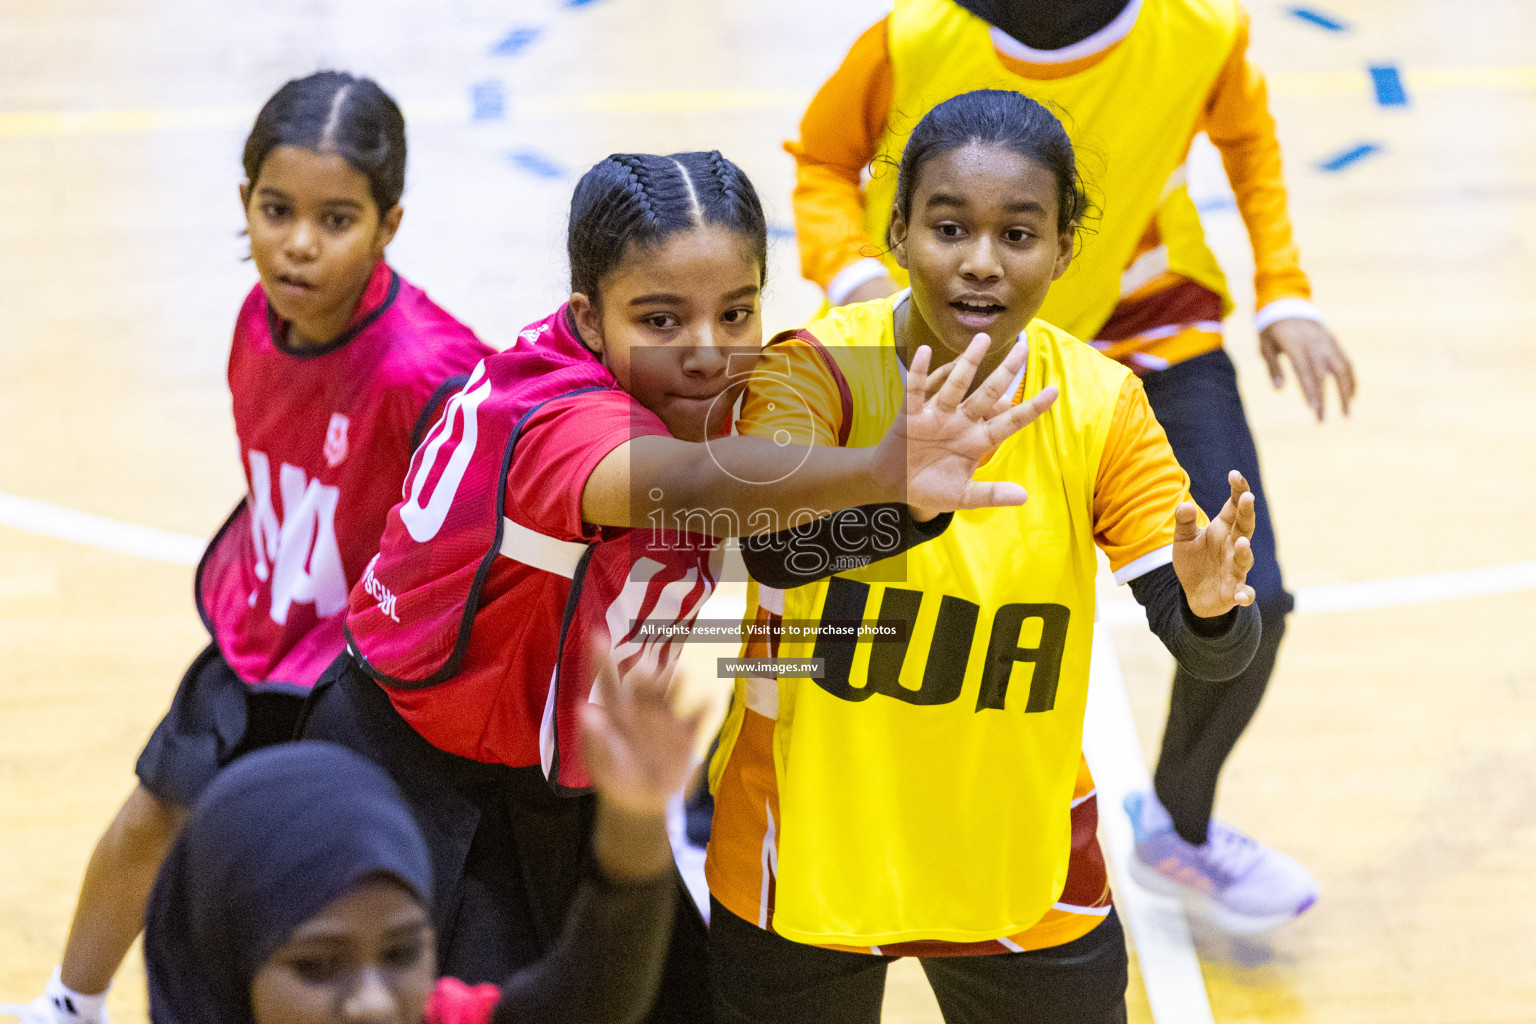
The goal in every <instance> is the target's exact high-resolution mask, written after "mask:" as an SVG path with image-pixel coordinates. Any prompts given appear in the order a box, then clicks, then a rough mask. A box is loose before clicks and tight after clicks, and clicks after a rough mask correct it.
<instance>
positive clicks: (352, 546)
mask: <svg viewBox="0 0 1536 1024" xmlns="http://www.w3.org/2000/svg"><path fill="white" fill-rule="evenodd" d="M405 149H406V147H405V122H404V120H403V119H402V118H401V115H400V110H399V108H398V107H397V106H396V105H395V103H394V101H393V100H392V99H390V97H389V96H388V95H386V94H385V93H384V91H383V90H382V89H380V88H379V87H378V85H376V84H375V83H373V82H372V81H370V80H368V79H365V78H355V77H353V76H352V75H349V74H344V73H341V72H320V73H318V74H314V75H310V76H309V77H307V78H302V79H297V80H295V81H291V82H289V83H287V84H286V85H284V86H283V87H282V88H281V89H279V90H278V91H277V93H276V94H275V95H273V97H272V98H271V99H270V100H268V101H267V103H266V105H265V106H264V107H262V109H261V113H260V114H259V115H258V116H257V118H256V123H255V126H254V127H253V128H252V130H251V134H250V137H249V138H248V139H247V140H246V144H245V154H244V164H245V174H246V181H245V183H244V184H242V185H241V186H240V199H241V205H242V206H243V208H244V210H245V215H246V224H247V228H248V231H249V234H250V240H251V258H252V260H253V261H254V262H255V264H256V270H257V273H258V274H259V275H260V277H261V280H260V283H259V284H258V285H257V286H256V287H254V288H253V289H251V293H250V295H249V296H247V297H246V300H245V304H244V306H243V307H242V308H241V310H240V315H239V319H238V320H237V322H236V325H235V336H234V345H233V347H232V349H231V352H230V359H229V388H230V392H231V395H232V397H233V404H234V417H235V432H236V435H237V436H238V438H239V442H240V462H241V467H242V469H243V470H244V472H245V475H246V481H247V485H248V488H249V493H248V495H247V497H246V498H245V500H244V501H242V502H241V504H240V505H239V506H238V507H237V508H236V509H235V512H234V513H233V514H232V515H231V516H230V518H229V520H228V521H227V522H226V523H225V524H224V527H223V528H222V529H221V530H220V531H219V533H218V535H217V537H215V539H214V541H213V543H212V544H210V545H209V547H208V551H207V553H206V554H205V555H204V556H203V561H202V564H201V565H200V566H199V567H198V573H197V588H196V593H197V600H198V607H199V611H200V612H201V614H202V616H203V621H204V622H205V623H206V624H207V626H208V631H209V633H210V634H211V635H212V642H211V643H210V644H209V645H208V647H207V649H206V650H204V651H203V653H202V654H200V655H199V656H198V657H197V659H196V660H195V661H194V662H193V663H192V667H191V668H190V669H188V670H187V673H186V676H185V677H184V678H183V679H182V681H181V685H180V687H179V688H178V689H177V691H176V696H175V699H174V701H173V702H172V704H171V709H170V711H169V712H168V713H167V714H166V716H165V718H164V719H163V720H162V721H161V722H160V724H159V726H158V727H157V728H156V729H155V732H154V735H153V736H151V737H150V740H149V743H148V745H147V746H146V747H145V748H144V752H143V753H142V754H141V755H140V757H139V761H138V765H137V769H136V770H137V774H138V777H139V784H138V786H137V788H136V789H135V790H134V791H133V793H132V794H131V795H130V796H129V797H128V800H127V802H126V803H125V804H124V805H123V808H122V810H121V811H119V812H118V815H117V817H116V819H115V820H114V821H113V823H112V825H111V826H110V827H109V828H108V829H107V831H106V833H105V835H103V836H102V838H101V840H100V841H99V842H98V844H97V846H96V849H95V852H94V853H93V854H92V856H91V860H90V863H89V865H88V867H87V869H86V874H85V880H84V884H83V885H82V887H81V891H80V898H79V902H78V904H77V906H76V910H75V917H74V922H73V924H72V925H71V928H70V933H69V940H68V942H67V944H66V946H65V950H64V960H63V963H62V965H61V966H60V967H59V968H58V969H57V970H56V971H55V972H54V975H53V978H52V980H51V981H50V982H49V984H48V988H47V992H46V994H45V995H43V996H41V997H39V998H38V999H37V1000H36V1001H34V1002H33V1004H32V1005H31V1007H30V1008H29V1010H28V1014H27V1018H28V1019H29V1020H35V1021H37V1022H39V1024H95V1022H99V1021H104V1020H105V1010H104V1001H105V995H106V992H105V990H106V988H107V986H108V984H109V983H110V982H111V980H112V976H113V974H114V973H115V972H116V971H117V968H118V965H119V964H121V963H122V960H123V957H124V956H125V955H126V954H127V952H128V947H129V945H130V944H131V943H132V942H133V938H134V936H135V935H137V934H138V932H139V929H140V927H141V926H142V922H143V918H144V907H145V901H146V900H147V899H148V897H149V890H150V886H151V884H152V882H153V881H154V877H155V872H156V870H158V868H159V866H160V863H161V860H162V859H163V858H164V856H165V853H166V850H167V849H168V848H169V847H170V845H171V843H172V841H173V840H174V839H175V838H176V835H177V833H178V831H179V830H180V828H181V824H182V822H183V821H184V819H185V817H186V810H187V808H188V807H190V806H191V805H192V804H193V803H194V802H195V801H196V799H197V797H198V795H199V794H200V793H201V792H202V791H203V789H204V788H205V787H206V786H207V785H208V783H209V781H210V780H211V779H212V778H213V776H214V775H215V773H217V772H218V771H219V770H220V769H221V768H222V767H223V766H224V765H226V764H228V763H229V762H230V761H232V760H233V759H234V758H236V757H237V756H239V755H240V754H243V753H245V752H246V751H249V750H252V749H255V748H257V747H261V746H264V745H267V744H269V743H273V742H278V741H281V740H286V739H288V738H289V737H290V736H291V735H292V733H293V729H294V726H295V724H296V722H297V718H298V712H299V709H300V708H301V707H302V706H303V699H304V696H305V694H306V693H307V692H308V690H309V688H310V687H311V686H313V685H314V682H315V680H316V679H318V678H319V676H320V674H321V672H322V671H323V670H324V668H325V666H326V665H327V664H329V663H330V662H331V661H332V660H333V659H334V658H335V657H336V655H338V654H339V653H340V652H341V650H342V648H343V644H344V641H343V636H342V613H343V612H344V611H345V609H346V603H347V593H348V592H349V591H350V590H351V588H352V584H353V583H355V582H356V581H357V580H358V579H359V577H360V576H361V575H362V572H363V567H364V565H365V564H366V563H367V561H368V559H369V558H370V557H371V556H372V555H373V552H374V551H376V550H377V547H378V538H379V535H380V534H381V533H382V532H383V529H384V517H385V515H386V514H387V513H388V511H389V509H390V506H392V505H393V504H394V503H395V502H396V501H398V500H399V493H400V483H401V480H402V479H403V478H404V476H405V472H406V468H407V466H408V465H409V462H410V455H411V449H412V447H413V444H412V441H413V437H412V434H413V431H414V428H415V425H416V423H417V420H418V419H419V418H420V417H421V416H422V414H423V412H424V411H425V410H426V409H427V408H428V407H429V406H431V405H433V404H434V403H433V397H434V393H435V392H436V391H437V390H438V389H439V388H440V387H442V386H443V385H444V384H445V381H447V380H448V379H449V378H452V377H454V376H455V375H462V374H464V373H466V372H467V371H468V370H470V369H471V368H472V367H473V366H474V365H475V364H476V363H478V362H480V360H481V359H483V358H484V357H485V356H487V355H489V354H490V353H491V350H490V349H489V348H488V347H487V346H485V345H484V344H482V343H481V342H480V341H479V340H478V339H477V338H476V337H475V335H474V334H473V333H472V332H471V331H470V330H469V328H467V327H465V326H464V325H463V324H461V323H459V322H458V321H457V320H455V319H454V318H453V317H452V316H450V315H449V314H448V313H446V312H444V311H443V310H442V309H441V308H439V307H438V306H437V305H436V304H434V303H433V302H432V300H431V299H429V298H428V297H427V295H426V293H425V292H423V291H421V290H420V289H419V288H416V287H415V286H413V285H411V284H409V283H407V282H406V281H404V280H403V279H402V278H401V277H400V276H399V275H398V274H397V273H395V271H394V270H392V269H391V268H390V267H389V265H388V264H387V263H385V262H384V250H385V248H386V247H387V246H388V245H389V242H390V240H391V239H392V238H393V237H394V234H395V231H396V229H397V228H398V227H399V226H400V217H401V208H400V195H401V191H402V190H403V188H404V184H405Z"/></svg>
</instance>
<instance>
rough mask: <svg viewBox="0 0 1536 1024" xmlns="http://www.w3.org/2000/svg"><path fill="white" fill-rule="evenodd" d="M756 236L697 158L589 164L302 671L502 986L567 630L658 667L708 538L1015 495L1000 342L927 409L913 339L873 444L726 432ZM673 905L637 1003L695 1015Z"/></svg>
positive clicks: (552, 882) (338, 738) (568, 866)
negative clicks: (523, 299) (902, 407)
mask: <svg viewBox="0 0 1536 1024" xmlns="http://www.w3.org/2000/svg"><path fill="white" fill-rule="evenodd" d="M766 234H767V232H766V226H765V222H764V219H763V212H762V208H761V206H760V204H759V203H758V199H757V194H756V192H755V190H754V189H753V187H752V184H751V182H750V181H748V180H747V178H746V176H745V175H743V174H742V172H741V171H740V170H739V169H738V168H737V167H736V166H735V165H734V164H732V163H730V162H729V161H727V160H725V159H724V158H723V157H721V156H720V154H718V153H681V154H676V155H673V156H668V157H660V156H640V155H628V154H626V155H618V156H612V157H609V158H608V159H606V160H604V161H602V162H601V163H599V164H598V165H597V166H596V167H594V168H593V169H592V170H591V171H589V172H588V173H587V174H586V176H585V177H583V179H582V180H581V182H580V183H579V184H578V185H577V188H576V192H575V196H574V198H573V201H572V209H571V220H570V231H569V250H570V260H571V278H572V281H571V284H572V288H571V291H572V295H571V299H570V302H569V303H568V304H566V305H564V306H562V307H561V308H560V309H559V310H557V311H556V312H555V313H554V314H552V315H551V316H549V317H547V318H545V319H543V320H541V321H539V322H537V323H534V324H532V325H530V326H529V327H528V328H527V329H526V330H524V331H523V332H521V334H520V335H519V336H518V341H517V343H516V344H515V345H513V346H512V347H511V348H509V349H508V350H507V351H505V352H502V353H500V354H499V355H497V356H495V357H493V358H492V359H489V360H487V361H486V362H485V363H484V364H482V365H481V366H480V367H477V368H476V370H475V373H474V375H473V376H471V378H470V379H469V381H468V383H467V384H465V386H464V388H463V389H462V390H461V391H460V392H459V393H458V394H457V395H455V396H454V397H453V398H452V399H451V400H450V401H449V403H448V406H447V407H446V408H445V410H444V412H443V415H442V416H441V418H440V419H439V420H438V422H437V424H436V426H435V427H434V428H433V429H432V431H431V432H429V434H428V435H427V438H426V440H425V441H424V442H423V444H422V446H421V448H420V449H419V450H418V452H417V455H416V458H415V460H414V463H413V466H412V469H411V472H410V474H409V477H408V480H407V483H406V488H405V492H404V493H405V500H404V501H403V502H402V503H401V504H400V505H399V506H398V507H397V508H396V509H395V510H394V511H393V512H392V513H391V514H390V517H389V522H388V525H387V526H386V527H385V531H384V537H383V540H382V543H381V547H380V552H379V556H378V557H377V558H376V559H375V561H374V562H373V563H371V565H370V567H369V569H368V571H367V572H366V573H365V575H364V579H363V580H362V582H360V583H359V585H358V586H357V587H356V588H354V590H353V593H352V597H351V611H350V613H349V615H348V622H347V628H348V635H349V638H350V641H351V644H350V647H351V657H349V658H347V659H342V660H340V661H338V662H337V664H336V666H334V667H333V669H332V670H331V671H330V672H327V674H326V678H325V679H324V680H322V682H321V684H320V685H319V686H317V687H316V691H315V693H314V695H313V697H312V700H311V711H310V715H309V719H308V724H307V726H306V727H305V731H304V735H305V736H306V738H315V739H326V740H333V741H335V742H339V743H341V744H343V745H346V746H350V747H352V748H353V749H355V750H357V751H359V752H361V753H364V754H366V755H368V756H369V757H371V758H373V759H374V760H376V761H378V762H379V763H381V764H382V765H383V766H384V767H385V768H387V769H388V770H389V772H390V774H391V775H392V776H393V778H394V779H395V781H396V783H397V784H398V785H399V786H400V788H401V790H402V791H403V793H404V795H405V797H406V799H407V800H408V801H409V802H410V803H411V804H412V806H413V807H414V808H415V810H416V811H417V814H418V818H419V820H420V823H421V825H422V829H423V832H424V834H425V835H426V838H427V842H428V846H429V847H430V849H431V851H432V857H433V860H434V866H435V868H436V877H437V882H438V886H437V890H436V893H435V897H434V902H433V907H432V916H433V919H434V923H435V924H436V925H437V931H438V937H439V941H440V945H439V949H438V954H439V968H440V969H441V970H442V971H443V973H445V974H450V975H453V976H455V977H458V978H462V979H464V980H466V981H469V982H486V981H498V980H500V979H502V978H505V977H506V976H507V975H508V974H509V973H510V972H511V971H513V970H516V969H517V968H519V967H521V966H524V965H526V964H529V963H532V962H534V961H535V960H537V959H538V958H539V957H541V956H543V955H545V953H547V951H548V950H549V949H550V947H551V943H552V942H553V941H554V938H555V936H557V935H559V934H560V931H561V928H562V925H563V922H564V921H565V920H566V918H567V916H568V913H569V908H570V906H571V903H572V900H573V898H574V894H575V893H576V891H577V888H578V883H579V880H580V878H581V876H582V871H583V868H582V863H583V860H584V858H585V857H586V851H587V849H588V847H589V845H590V835H591V828H592V815H593V813H594V807H593V802H592V800H591V798H590V797H588V796H584V795H583V794H584V793H585V792H586V791H587V790H588V789H589V788H590V787H591V784H592V779H591V778H590V776H589V774H588V772H587V769H586V766H585V765H584V763H583V762H582V759H581V758H580V756H579V752H578V751H577V750H575V748H574V746H573V744H572V743H571V737H572V736H573V734H574V731H575V728H576V725H577V723H578V722H579V718H580V714H581V712H582V711H583V709H584V708H585V707H586V705H587V704H588V700H589V695H590V691H591V683H592V679H593V676H594V674H595V671H596V667H595V665H594V663H593V660H592V656H591V653H590V646H589V643H588V638H597V640H598V641H599V642H600V643H602V644H606V647H607V649H608V650H609V651H610V652H611V657H612V659H613V661H614V662H615V663H616V664H617V665H618V666H619V669H620V671H621V673H624V674H626V675H628V674H629V673H633V672H635V671H637V669H639V668H640V666H643V665H648V664H652V663H654V664H655V665H657V666H659V670H660V671H661V672H662V673H663V675H664V676H665V675H667V674H669V673H670V671H671V667H672V664H673V655H674V653H675V648H674V647H673V643H674V642H676V637H677V635H678V632H679V631H686V629H687V627H688V626H689V625H690V624H691V622H692V620H693V618H694V616H695V615H696V614H697V612H698V610H699V607H700V606H701V604H702V602H703V600H704V599H705V598H706V597H707V596H708V595H709V593H710V591H711V589H712V587H713V585H714V582H715V577H716V574H717V572H718V567H719V552H718V542H717V540H716V539H715V538H716V537H719V536H728V535H738V534H742V533H751V532H756V531H764V530H770V529H776V528H777V526H778V525H779V524H782V523H783V522H785V521H786V520H789V519H792V518H793V517H794V514H795V513H797V512H802V513H804V512H807V511H808V510H812V509H831V510H836V509H842V508H848V507H853V506H859V505H863V504H865V503H869V502H875V501H895V500H900V499H901V498H902V497H903V496H904V495H905V494H910V495H911V496H912V497H913V500H914V501H919V499H920V504H922V505H923V506H925V507H931V508H939V509H949V508H955V507H958V506H971V505H979V504H1000V503H1005V504H1016V503H1018V502H1019V501H1022V500H1023V494H1022V492H1021V491H1019V489H1018V488H1016V487H1013V486H1011V485H1008V484H1001V485H984V484H978V483H975V482H973V481H972V480H971V475H972V474H973V473H974V472H975V470H976V467H977V465H978V462H979V461H980V460H981V459H982V458H983V457H984V456H985V454H986V452H987V451H989V450H990V449H991V448H992V447H993V446H995V445H996V444H997V443H999V442H1000V441H1001V440H1002V439H1004V438H1005V437H1007V436H1008V435H1009V434H1011V433H1012V432H1013V431H1015V430H1017V429H1018V428H1019V427H1021V426H1022V425H1023V424H1025V423H1027V422H1029V421H1030V420H1031V419H1032V418H1033V416H1034V415H1036V414H1037V413H1038V411H1039V410H1040V409H1043V408H1045V407H1046V406H1048V405H1049V404H1050V398H1049V397H1048V396H1047V397H1045V398H1043V399H1042V400H1040V401H1038V402H1035V403H1032V404H1028V405H1026V406H1021V407H1014V408H1013V409H1012V411H1009V408H1008V406H1007V403H1003V402H1000V401H999V399H1000V398H1001V397H1002V394H1003V391H1004V389H1005V388H1006V387H1007V383H1008V381H1009V380H1011V378H1012V375H1013V374H1015V373H1016V372H1017V370H1018V366H1019V361H1018V360H1017V359H1013V358H1012V357H1010V361H1009V362H1008V365H1007V366H1006V367H1000V368H999V369H998V370H997V371H996V372H995V373H994V374H993V376H992V377H991V378H989V379H988V380H987V382H986V383H985V384H984V385H983V386H982V387H980V388H979V389H978V390H977V392H976V394H975V395H974V396H972V398H970V399H964V400H962V398H963V395H964V389H965V387H966V386H967V385H968V384H969V383H970V381H971V380H972V377H973V375H974V372H975V369H976V366H977V365H978V363H979V361H980V358H981V354H980V349H978V351H977V352H973V353H970V354H968V355H967V356H965V357H962V358H961V359H960V360H958V361H957V363H956V367H955V369H954V371H953V372H952V373H951V374H950V375H949V378H948V382H947V383H946V384H945V386H944V387H943V388H939V389H937V394H936V395H935V396H934V397H933V398H931V399H927V400H925V399H924V394H925V391H924V389H925V387H926V384H927V378H926V373H925V367H926V365H927V363H926V360H927V350H926V349H925V350H924V351H923V354H922V355H921V356H920V357H919V359H918V360H916V361H915V362H914V367H913V373H912V378H911V379H912V388H911V390H910V391H909V392H908V396H909V401H908V415H906V416H904V417H902V418H901V419H899V420H898V421H897V423H896V425H895V427H894V428H893V430H892V431H891V433H890V435H889V436H888V437H887V439H886V441H885V443H882V444H880V445H877V446H875V447H872V448H868V449H863V450H852V449H836V448H830V449H828V448H823V449H813V448H804V447H801V448H796V447H791V446H785V445H780V444H778V443H776V441H775V440H773V439H759V438H744V437H726V436H723V435H724V434H725V433H726V431H727V430H728V422H727V421H728V417H729V414H730V409H731V406H732V404H733V402H734V400H735V396H736V391H737V389H738V388H739V385H740V384H741V383H742V382H743V381H744V380H745V379H746V377H747V376H748V374H749V373H750V371H751V369H752V366H753V364H754V363H755V361H756V356H757V351H758V349H759V347H760V346H761V343H762V332H761V326H760V323H759V319H758V301H759V296H760V292H761V288H762V285H763V277H764V271H765V267H766V247H767V239H766ZM733 363H734V365H733ZM811 514H812V515H815V514H817V513H814V512H812V513H811ZM565 797H570V798H569V799H567V798H565ZM678 906H679V910H678V920H677V924H676V928H675V930H674V935H673V941H672V947H671V953H670V955H669V958H668V965H667V968H666V971H665V973H664V976H663V979H662V983H661V989H660V995H659V999H658V1002H657V1005H656V1007H655V1009H654V1010H653V1012H652V1015H651V1017H650V1019H652V1020H655V1021H668V1022H679V1021H690V1020H707V1019H710V1016H711V1008H710V995H709V992H708V988H707V983H706V979H705V972H704V966H703V965H704V955H705V934H704V929H703V922H702V920H701V919H700V918H699V916H698V914H697V912H696V911H695V910H694V909H693V907H692V904H691V903H689V902H687V901H679V904H678Z"/></svg>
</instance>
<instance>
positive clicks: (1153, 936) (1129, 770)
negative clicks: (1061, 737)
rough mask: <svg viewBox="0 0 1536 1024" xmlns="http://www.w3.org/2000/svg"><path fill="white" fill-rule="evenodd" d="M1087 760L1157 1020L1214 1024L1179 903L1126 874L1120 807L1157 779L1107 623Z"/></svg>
mask: <svg viewBox="0 0 1536 1024" xmlns="http://www.w3.org/2000/svg"><path fill="white" fill-rule="evenodd" d="M1137 610H1138V611H1139V610H1140V609H1139V607H1138V609H1137ZM1083 756H1084V757H1086V758H1087V759H1088V767H1089V768H1090V769H1091V770H1092V772H1093V782H1094V785H1095V786H1097V787H1098V790H1099V834H1100V835H1101V836H1103V838H1104V841H1105V843H1106V844H1107V845H1108V846H1109V850H1108V853H1109V866H1110V870H1111V871H1112V872H1113V873H1114V896H1115V907H1116V908H1117V909H1118V910H1119V911H1120V920H1121V921H1123V922H1124V923H1125V929H1126V932H1127V933H1128V934H1129V935H1130V939H1131V943H1132V944H1133V945H1134V946H1135V947H1136V958H1137V961H1138V962H1139V964H1140V967H1141V982H1142V984H1143V985H1144V986H1145V987H1146V990H1147V1003H1148V1004H1149V1005H1150V1006H1151V1008H1152V1017H1153V1019H1154V1020H1156V1021H1157V1022H1158V1024H1213V1020H1214V1018H1213V1017H1212V1016H1211V1002H1210V999H1209V997H1208V996H1207V995H1206V991H1205V979H1204V978H1203V977H1202V976H1201V974H1200V959H1199V957H1197V956H1196V955H1195V944H1194V941H1193V940H1192V939H1191V938H1190V935H1189V921H1188V920H1187V919H1186V918H1185V917H1184V907H1183V904H1182V903H1181V902H1180V901H1179V900H1178V899H1177V898H1175V897H1172V896H1164V895H1162V894H1160V893H1152V892H1148V891H1147V890H1145V889H1143V888H1142V887H1141V886H1140V885H1137V884H1136V881H1135V879H1133V878H1132V877H1131V875H1130V872H1129V870H1128V866H1129V864H1130V861H1131V858H1132V857H1134V856H1136V853H1135V838H1134V837H1133V836H1132V834H1131V820H1130V818H1128V817H1126V815H1125V811H1124V809H1123V807H1122V805H1123V804H1124V802H1125V798H1126V796H1127V795H1128V794H1130V793H1134V792H1138V791H1145V790H1148V789H1151V788H1152V776H1151V775H1150V774H1149V773H1148V772H1147V761H1146V755H1145V754H1144V753H1143V752H1142V749H1141V739H1140V738H1139V737H1138V736H1137V735H1136V723H1135V721H1134V720H1133V719H1132V718H1131V703H1130V700H1129V699H1128V698H1127V697H1126V695H1125V680H1124V678H1123V677H1122V676H1121V675H1120V659H1119V658H1117V657H1116V656H1115V648H1114V645H1113V644H1111V643H1110V640H1109V627H1108V626H1107V625H1106V624H1105V623H1103V622H1098V623H1095V624H1094V627H1093V660H1092V662H1091V663H1090V665H1089V668H1088V713H1087V716H1086V718H1085V719H1084V721H1083Z"/></svg>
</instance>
